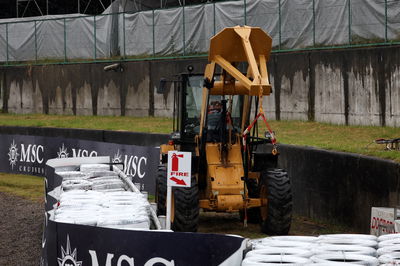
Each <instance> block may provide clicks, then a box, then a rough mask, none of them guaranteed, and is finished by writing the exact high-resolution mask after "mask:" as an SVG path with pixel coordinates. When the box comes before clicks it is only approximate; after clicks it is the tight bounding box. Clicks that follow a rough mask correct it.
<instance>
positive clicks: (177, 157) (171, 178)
mask: <svg viewBox="0 0 400 266" xmlns="http://www.w3.org/2000/svg"><path fill="white" fill-rule="evenodd" d="M167 171H168V174H167V178H168V186H170V187H190V179H191V176H192V153H190V152H179V151H169V152H168V168H167Z"/></svg>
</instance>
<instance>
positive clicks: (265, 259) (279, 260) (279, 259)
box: [242, 255, 312, 266]
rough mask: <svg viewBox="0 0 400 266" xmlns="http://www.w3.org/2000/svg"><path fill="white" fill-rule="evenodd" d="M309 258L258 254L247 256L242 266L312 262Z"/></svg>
mask: <svg viewBox="0 0 400 266" xmlns="http://www.w3.org/2000/svg"><path fill="white" fill-rule="evenodd" d="M311 263H312V261H311V260H310V259H308V258H304V257H300V256H293V255H266V256H265V255H257V256H250V257H246V258H245V259H244V260H243V262H242V266H258V265H282V264H285V265H305V264H311Z"/></svg>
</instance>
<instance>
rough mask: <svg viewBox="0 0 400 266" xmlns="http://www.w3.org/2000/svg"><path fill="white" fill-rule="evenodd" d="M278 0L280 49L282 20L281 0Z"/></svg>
mask: <svg viewBox="0 0 400 266" xmlns="http://www.w3.org/2000/svg"><path fill="white" fill-rule="evenodd" d="M278 1H279V11H278V15H279V50H280V49H281V44H282V28H281V27H282V21H281V0H278Z"/></svg>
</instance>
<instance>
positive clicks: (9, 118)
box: [0, 114, 172, 133]
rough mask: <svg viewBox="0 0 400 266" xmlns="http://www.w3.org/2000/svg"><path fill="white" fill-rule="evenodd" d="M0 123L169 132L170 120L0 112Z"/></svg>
mask: <svg viewBox="0 0 400 266" xmlns="http://www.w3.org/2000/svg"><path fill="white" fill-rule="evenodd" d="M0 125H7V126H35V127H60V128H86V129H102V130H119V131H138V132H153V133H167V132H168V133H169V132H170V131H171V128H172V120H171V119H169V118H154V117H126V116H73V115H43V114H29V115H16V114H0Z"/></svg>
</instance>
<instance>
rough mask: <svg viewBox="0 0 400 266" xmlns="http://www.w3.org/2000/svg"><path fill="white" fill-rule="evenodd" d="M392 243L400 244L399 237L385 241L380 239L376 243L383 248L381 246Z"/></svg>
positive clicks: (391, 244)
mask: <svg viewBox="0 0 400 266" xmlns="http://www.w3.org/2000/svg"><path fill="white" fill-rule="evenodd" d="M393 245H400V238H394V239H388V240H385V241H381V242H379V244H378V248H383V247H387V246H393Z"/></svg>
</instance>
